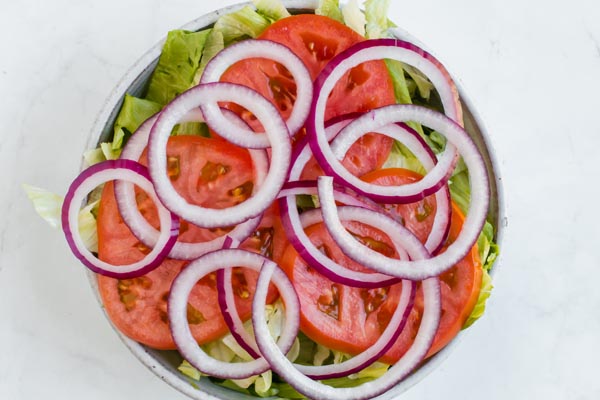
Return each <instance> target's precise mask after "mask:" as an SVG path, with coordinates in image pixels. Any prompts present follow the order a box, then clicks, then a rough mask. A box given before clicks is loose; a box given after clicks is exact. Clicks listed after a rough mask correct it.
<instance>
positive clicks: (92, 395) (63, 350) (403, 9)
mask: <svg viewBox="0 0 600 400" xmlns="http://www.w3.org/2000/svg"><path fill="white" fill-rule="evenodd" d="M234 2H235V1H230V0H221V1H220V2H219V6H225V5H229V4H233V3H234ZM209 3H211V2H204V1H200V0H173V1H162V0H152V1H147V0H120V1H117V0H104V1H95V0H80V1H69V0H54V1H52V2H50V1H48V2H42V1H36V0H23V1H10V2H9V1H2V12H1V13H0V37H2V40H1V41H0V88H1V92H0V93H1V96H0V138H1V140H0V170H1V171H2V174H0V188H1V189H0V315H1V316H2V322H0V398H1V399H7V400H8V399H10V400H12V399H23V400H33V399H39V398H51V399H55V398H56V399H58V398H62V399H72V398H82V399H89V400H91V399H113V400H126V399H131V398H134V397H135V398H144V399H147V400H164V399H172V400H175V399H181V400H183V399H184V396H183V395H181V394H179V393H178V392H176V391H175V390H174V389H172V388H170V387H169V386H167V385H166V384H165V383H163V382H162V381H160V380H159V379H158V378H156V377H155V376H154V375H152V374H151V373H150V372H149V371H148V370H146V368H145V367H144V366H143V365H141V364H140V363H139V362H138V361H137V359H136V358H134V356H133V355H131V354H130V353H129V352H128V351H127V350H126V349H125V347H124V346H123V344H122V343H121V342H120V340H119V339H118V338H117V336H116V335H115V334H114V333H113V331H112V328H111V327H110V326H109V324H108V322H107V321H106V320H105V319H104V317H103V315H102V312H101V310H100V308H99V307H98V305H97V303H96V300H95V298H94V296H93V294H92V292H91V290H90V288H89V285H88V283H87V278H86V276H85V272H84V270H83V268H82V267H81V266H80V265H79V264H78V263H77V262H76V261H75V260H74V258H73V257H72V255H71V253H70V252H69V250H68V248H67V246H66V243H65V242H64V238H63V236H62V234H61V233H60V232H59V231H57V230H54V229H52V228H50V227H49V226H48V225H47V224H46V223H45V222H43V221H42V220H41V219H40V218H39V217H38V216H37V215H36V214H35V213H34V211H33V208H32V207H31V205H30V203H29V202H28V201H27V198H26V196H25V194H24V193H23V191H22V189H21V183H23V182H27V183H31V184H34V185H37V186H42V187H45V188H48V189H50V190H52V191H55V192H58V193H64V191H65V190H66V188H67V186H68V184H69V183H70V180H71V179H73V177H74V176H75V174H76V172H77V171H78V168H79V165H80V156H79V154H81V152H82V149H83V147H84V145H85V143H86V140H87V136H88V134H89V131H90V128H91V126H92V124H93V123H94V119H95V117H96V115H97V113H98V111H99V110H100V108H101V107H102V105H103V102H104V101H105V99H106V98H107V96H108V95H109V93H110V92H111V90H112V88H113V87H114V86H115V85H116V84H117V82H118V81H119V78H120V77H121V76H122V75H123V74H124V73H125V71H126V70H127V69H128V68H129V67H130V66H131V65H132V64H133V63H134V62H135V60H136V59H137V58H139V57H140V56H141V55H142V54H143V53H144V52H145V50H146V49H148V48H149V47H150V46H152V45H153V44H154V43H156V42H157V41H159V40H160V39H161V37H162V36H163V35H165V33H166V32H167V31H168V30H169V29H173V28H176V27H178V26H181V25H183V24H184V23H186V22H187V21H189V20H191V19H192V18H194V17H195V16H199V15H201V14H204V13H206V12H208V11H209V10H210V9H212V8H214V6H211V5H210V4H209ZM393 3H394V5H393V6H392V11H391V15H390V18H391V19H392V20H394V21H395V22H396V23H398V24H399V25H401V26H402V27H404V28H405V29H406V30H407V31H409V32H411V33H413V34H414V35H415V36H416V37H418V38H420V39H421V40H422V41H423V42H424V43H427V44H428V46H429V47H430V48H432V49H434V51H435V53H436V55H437V56H438V57H439V58H440V59H441V60H443V62H444V63H445V64H446V65H447V66H448V68H449V69H450V70H451V71H452V72H453V73H454V74H455V75H457V76H459V77H460V81H461V82H462V84H463V86H464V87H465V88H466V90H467V92H468V93H469V95H470V96H471V97H472V99H473V100H474V102H475V104H476V105H477V108H478V111H479V112H480V114H481V115H482V117H483V119H484V121H485V123H486V125H487V127H488V129H489V131H490V133H491V136H492V141H493V143H494V145H495V148H496V152H497V156H498V159H499V161H500V168H501V171H502V173H503V176H504V180H505V192H506V205H507V209H508V216H509V223H508V228H507V230H506V238H505V243H504V246H503V249H502V262H501V264H500V267H499V269H498V271H497V275H496V279H495V281H494V285H495V289H494V292H493V295H492V298H491V300H490V302H489V307H488V311H487V313H486V315H485V316H484V317H483V318H482V320H480V321H479V322H477V323H476V324H475V326H474V327H473V328H472V329H471V332H469V334H468V335H467V337H466V339H465V340H464V341H463V342H462V343H461V344H460V345H459V346H458V348H457V349H456V350H455V351H454V352H453V353H452V354H451V355H450V357H449V358H448V359H447V361H446V362H445V363H444V364H443V365H442V367H440V368H439V369H438V370H436V371H435V372H434V373H432V374H431V375H430V376H429V377H428V378H426V379H425V380H424V381H422V382H421V383H419V384H418V385H417V386H415V387H414V388H413V389H411V390H410V391H409V392H407V393H406V394H405V395H404V396H403V397H402V398H403V399H407V400H416V399H438V398H444V399H461V400H475V399H480V398H485V399H486V400H504V399H509V398H510V399H546V400H552V399H574V400H587V399H589V400H592V399H599V398H600V379H598V377H597V364H596V362H595V361H596V359H597V358H598V357H600V290H598V282H596V280H597V275H596V272H597V269H598V267H600V256H599V254H600V253H599V251H598V242H599V240H600V228H599V226H600V218H599V217H598V214H599V213H598V212H597V209H598V207H599V206H598V205H597V203H598V202H597V199H598V198H600V189H599V185H598V183H599V182H600V168H599V167H598V162H597V159H598V156H597V153H598V149H599V148H600V128H599V127H600V100H598V96H597V93H600V24H598V21H600V3H598V2H596V1H593V0H573V1H570V2H568V3H565V2H559V1H543V0H532V1H528V2H524V1H517V0H503V1H499V0H493V1H485V2H484V1H474V0H455V1H452V2H447V1H441V0H422V1H400V0H398V1H396V0H394V2H393Z"/></svg>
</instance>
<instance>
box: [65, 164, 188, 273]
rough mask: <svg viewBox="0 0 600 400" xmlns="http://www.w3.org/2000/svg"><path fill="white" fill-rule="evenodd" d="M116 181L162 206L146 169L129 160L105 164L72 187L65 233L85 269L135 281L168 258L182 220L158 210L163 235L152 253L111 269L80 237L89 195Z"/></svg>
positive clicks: (98, 165) (78, 180)
mask: <svg viewBox="0 0 600 400" xmlns="http://www.w3.org/2000/svg"><path fill="white" fill-rule="evenodd" d="M115 179H122V180H126V181H129V182H132V183H133V184H135V185H137V186H139V187H140V188H141V189H142V190H144V191H145V192H146V193H147V194H148V196H150V197H151V198H152V199H153V200H154V203H155V204H159V201H158V198H157V197H156V194H155V193H154V188H153V186H152V182H151V181H150V176H149V174H148V170H147V169H146V167H144V166H143V165H141V164H139V163H138V162H135V161H130V160H110V161H104V162H101V163H98V164H95V165H92V166H91V167H89V168H87V169H86V170H84V171H83V172H82V173H81V174H80V175H79V176H78V177H77V178H75V180H74V181H73V182H72V183H71V186H70V187H69V190H68V191H67V194H66V196H65V201H64V203H63V206H62V229H63V232H64V234H65V237H66V239H67V243H68V244H69V247H70V248H71V251H72V252H73V254H74V255H75V257H77V258H78V259H79V260H80V261H81V262H82V263H83V264H84V265H85V266H86V267H88V268H89V269H91V270H92V271H94V272H96V273H99V274H102V275H106V276H110V277H112V278H119V279H127V278H134V277H137V276H140V275H144V274H146V273H148V272H150V271H152V270H153V269H155V268H156V267H158V266H159V265H160V264H161V262H162V261H163V260H164V259H165V258H166V257H167V255H168V254H169V251H170V250H171V248H172V247H173V245H174V244H175V241H176V240H177V233H178V231H179V220H178V219H177V216H176V215H174V214H172V213H170V212H169V211H168V210H166V209H164V208H160V209H159V213H158V216H159V219H160V227H161V231H160V235H159V237H158V239H157V241H156V245H155V246H154V247H153V248H152V250H151V251H150V253H148V254H147V255H146V256H145V257H144V258H143V259H142V260H140V261H137V262H135V263H132V264H128V265H112V264H109V263H107V262H104V261H102V260H100V259H98V258H97V257H96V256H94V254H92V253H91V252H90V251H89V250H88V249H87V248H86V247H85V245H84V243H83V241H82V239H81V236H80V235H79V221H78V215H79V209H80V207H81V204H82V203H83V202H84V200H85V198H86V197H87V195H88V193H90V192H91V191H92V190H94V189H95V188H96V187H98V186H99V185H101V184H102V183H105V182H108V181H110V180H115Z"/></svg>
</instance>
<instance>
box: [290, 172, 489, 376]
mask: <svg viewBox="0 0 600 400" xmlns="http://www.w3.org/2000/svg"><path fill="white" fill-rule="evenodd" d="M420 178H421V177H420V176H419V175H418V174H416V173H414V172H411V171H408V170H404V169H386V170H381V171H377V172H374V173H372V175H370V176H366V177H364V178H363V179H365V180H369V181H372V182H375V183H379V184H382V185H385V184H401V183H406V182H411V181H415V180H418V179H420ZM426 208H427V209H430V210H431V212H430V213H429V215H426V216H424V217H417V216H423V210H424V209H426ZM388 209H389V211H390V212H396V213H398V215H399V216H402V218H403V219H404V223H405V226H406V227H407V228H409V229H410V230H411V231H413V232H414V233H415V234H416V235H417V236H418V237H419V239H421V240H422V241H424V240H425V239H426V238H427V234H428V233H429V231H430V230H431V224H432V219H433V215H435V199H434V198H433V197H432V196H430V197H428V198H425V199H424V200H422V201H420V202H417V203H414V204H405V205H395V206H392V207H388ZM463 222H464V216H463V215H462V213H461V212H460V210H458V208H457V207H456V206H453V214H452V222H451V229H450V234H449V238H448V241H449V242H451V241H453V240H455V238H456V237H457V235H458V233H459V232H460V229H461V227H462V225H463ZM345 226H346V228H347V229H349V230H350V231H351V232H352V233H353V235H354V236H355V237H357V239H358V240H359V241H361V242H362V243H363V244H366V245H368V246H370V247H371V248H372V249H374V250H376V251H379V252H381V253H382V254H385V255H387V256H390V257H392V256H395V251H394V249H393V247H392V244H391V242H390V240H389V238H388V237H387V236H386V235H384V234H383V233H381V232H380V231H378V230H377V229H375V228H373V227H370V226H366V225H363V224H360V223H357V222H346V223H345ZM306 233H307V235H308V236H309V238H310V239H311V241H312V242H313V243H315V245H316V246H317V247H318V248H320V249H321V250H322V251H323V252H325V253H326V254H327V255H328V256H329V257H330V258H332V259H333V260H334V261H336V262H338V263H340V264H342V265H344V266H346V267H347V268H351V269H355V270H361V271H364V270H365V269H364V267H362V266H360V265H358V264H357V263H355V262H354V261H352V260H350V259H349V258H348V257H346V255H344V254H343V253H342V251H341V250H340V249H339V247H338V246H337V245H336V244H335V242H334V241H333V239H332V238H331V236H330V235H329V233H328V232H327V229H326V228H325V226H324V225H323V224H322V223H320V224H315V225H313V226H310V227H308V228H307V229H306ZM281 264H282V266H283V268H284V269H285V270H286V273H287V274H288V275H289V277H290V278H291V279H292V281H293V283H294V287H295V288H296V290H297V291H298V295H299V297H300V299H301V329H302V331H303V332H304V333H305V334H306V335H307V336H309V337H310V338H311V339H313V340H315V341H316V342H318V343H321V344H323V345H324V346H327V347H329V348H332V349H336V350H339V351H343V352H347V353H350V354H357V353H360V352H362V351H364V350H366V349H367V348H369V347H370V346H371V345H372V344H373V343H374V342H375V340H376V339H377V338H378V337H379V336H380V334H381V332H382V331H383V330H384V329H385V327H386V326H387V324H388V322H389V320H390V318H391V316H392V313H393V312H394V310H395V308H396V306H397V304H398V301H399V298H400V294H401V284H396V285H391V286H389V287H385V288H381V289H359V288H352V287H347V286H344V285H340V284H336V283H334V282H332V281H331V280H329V279H327V278H326V277H324V276H323V275H321V274H319V273H318V272H316V271H314V270H313V269H311V268H310V267H309V266H308V265H307V264H306V263H305V262H304V260H303V259H302V258H301V257H300V256H299V255H298V253H297V252H296V251H295V250H294V248H293V247H292V246H288V248H287V249H286V251H285V253H284V256H283V259H282V261H281ZM481 273H482V272H481V262H480V261H479V256H478V253H477V249H476V247H474V248H473V249H472V250H471V252H470V253H469V254H468V255H467V256H466V257H465V258H464V259H463V260H461V261H460V262H459V263H458V264H457V265H455V266H454V267H452V268H451V269H450V270H449V271H447V272H445V273H444V274H442V275H441V276H440V280H441V288H442V289H441V292H442V318H441V322H440V327H439V329H438V332H437V334H436V337H435V340H434V344H433V346H432V348H431V350H430V352H429V354H428V356H431V355H433V354H434V353H436V352H437V351H439V350H440V349H441V348H442V347H444V346H445V345H446V344H447V343H448V342H449V341H450V340H451V339H452V338H453V337H454V336H456V334H457V333H458V332H459V331H460V329H461V327H462V326H463V324H464V322H465V321H466V319H467V318H468V316H469V314H470V313H471V311H472V309H473V307H474V306H475V303H476V301H477V297H478V296H479V289H480V285H481ZM422 312H423V293H422V289H421V288H420V286H419V288H418V291H417V295H416V300H415V306H414V308H413V310H412V311H411V313H410V316H409V320H408V323H407V325H406V327H405V328H404V330H403V332H402V334H401V335H400V337H399V338H398V340H397V341H396V343H395V344H394V346H393V347H392V348H391V349H390V350H389V351H388V353H386V354H385V356H384V357H382V361H383V362H386V363H389V364H393V363H395V362H396V361H398V359H399V358H400V357H401V356H402V355H403V354H404V353H405V352H406V351H407V350H408V348H409V347H410V344H411V343H412V342H413V340H414V337H415V336H416V333H417V330H418V328H419V324H420V320H421V316H422Z"/></svg>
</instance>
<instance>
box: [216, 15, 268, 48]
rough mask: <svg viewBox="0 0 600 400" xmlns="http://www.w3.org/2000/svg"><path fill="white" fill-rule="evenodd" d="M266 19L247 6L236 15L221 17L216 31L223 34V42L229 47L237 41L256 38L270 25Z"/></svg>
mask: <svg viewBox="0 0 600 400" xmlns="http://www.w3.org/2000/svg"><path fill="white" fill-rule="evenodd" d="M270 24H271V21H269V20H268V19H267V18H266V17H263V16H262V15H260V14H259V13H258V12H256V11H255V10H254V9H253V8H252V7H251V6H246V7H244V8H242V9H240V10H238V11H236V12H234V13H231V14H226V15H223V16H221V17H220V18H219V19H218V20H217V22H216V23H215V26H214V28H213V29H214V30H216V31H219V32H221V33H222V34H223V41H224V43H225V45H228V44H230V43H232V42H234V41H236V40H240V39H246V38H249V37H250V38H255V37H257V36H258V35H260V34H261V33H262V31H264V30H265V29H266V28H267V27H268V26H269V25H270Z"/></svg>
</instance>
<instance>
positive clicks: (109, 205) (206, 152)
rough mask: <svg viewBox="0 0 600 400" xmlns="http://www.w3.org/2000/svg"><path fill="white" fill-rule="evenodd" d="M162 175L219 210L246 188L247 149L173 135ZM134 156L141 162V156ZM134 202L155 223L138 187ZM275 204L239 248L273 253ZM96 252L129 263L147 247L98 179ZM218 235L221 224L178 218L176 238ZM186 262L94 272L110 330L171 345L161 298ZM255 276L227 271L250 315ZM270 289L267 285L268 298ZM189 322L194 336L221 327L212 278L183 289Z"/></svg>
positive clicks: (202, 339)
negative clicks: (123, 275)
mask: <svg viewBox="0 0 600 400" xmlns="http://www.w3.org/2000/svg"><path fill="white" fill-rule="evenodd" d="M167 155H168V163H169V168H168V171H169V175H170V177H171V181H172V183H173V186H174V187H175V188H176V190H177V191H178V192H179V193H180V194H181V195H182V196H183V197H185V198H186V200H188V201H190V202H194V203H195V204H201V205H203V206H206V207H213V208H224V207H230V206H232V205H233V204H235V203H238V202H240V201H243V200H245V199H246V198H247V197H248V196H249V195H250V192H251V190H252V182H253V172H252V171H253V170H252V162H251V160H250V156H249V155H248V152H247V150H244V149H241V148H238V147H235V146H233V145H231V144H228V143H227V142H224V141H221V140H213V139H206V138H202V137H198V136H175V137H171V138H170V139H169V143H168V146H167ZM140 162H142V163H143V164H145V163H146V156H145V154H144V155H143V156H142V158H141V160H140ZM137 200H138V207H139V208H140V210H141V212H142V213H143V215H144V216H145V217H146V218H147V219H148V221H150V222H151V223H153V224H154V225H155V226H157V225H158V218H157V215H156V210H155V207H154V205H153V204H152V202H151V200H150V199H149V198H148V197H147V196H146V195H145V194H144V193H143V192H138V195H137ZM277 215H278V213H277V210H276V209H271V210H270V211H269V212H268V213H266V216H265V218H264V219H263V221H262V223H261V226H260V227H259V229H258V230H257V232H256V233H255V235H254V236H252V237H251V238H249V239H248V240H247V241H246V242H244V244H243V247H245V248H247V249H250V250H253V251H257V252H262V253H263V254H273V253H274V252H281V250H280V249H279V248H280V247H281V246H282V245H281V244H278V246H279V247H278V248H275V247H274V245H273V243H274V237H275V236H281V235H280V234H276V233H275V232H274V230H275V229H280V228H279V226H280V223H279V222H278V221H277V217H276V216H277ZM97 221H98V256H99V257H100V258H101V259H102V260H104V261H107V262H110V263H113V264H120V263H122V264H125V263H127V264H128V263H132V262H135V261H137V260H139V259H141V258H142V257H143V256H144V254H145V253H146V254H147V251H148V248H147V247H146V246H144V245H143V244H142V243H140V242H139V241H138V240H137V238H135V236H133V234H132V233H131V231H130V230H129V228H128V227H127V226H126V225H125V223H124V222H123V221H122V219H121V217H120V215H119V212H118V208H117V205H116V200H115V196H114V188H113V184H112V183H108V184H106V185H105V187H104V190H103V193H102V200H101V202H100V210H99V214H98V220H97ZM224 233H225V230H223V229H216V230H215V229H203V228H198V227H196V226H195V225H192V224H188V223H186V222H184V221H182V224H181V229H180V238H181V239H182V240H184V241H187V242H200V241H206V240H209V239H212V238H214V237H216V236H220V235H222V234H224ZM185 265H186V263H185V262H183V261H176V260H166V261H164V262H163V264H162V265H161V266H160V267H158V268H157V269H155V270H154V271H152V272H150V273H149V274H147V275H145V276H142V277H139V278H135V279H125V280H118V279H114V278H108V277H105V276H100V275H99V276H98V285H99V290H100V294H101V296H102V300H103V303H104V307H105V309H106V312H107V314H108V315H109V317H110V319H111V320H112V322H113V323H114V324H115V325H116V326H117V328H118V329H119V330H120V331H121V332H123V333H124V334H126V335H127V336H129V337H130V338H132V339H134V340H137V341H138V342H141V343H144V344H146V345H148V346H151V347H153V348H157V349H174V348H175V344H174V342H173V339H172V337H171V333H170V331H169V326H168V317H167V303H166V300H167V297H168V293H169V290H170V287H171V282H172V281H173V279H174V278H175V276H177V274H178V273H179V271H180V270H181V269H182V268H185ZM257 277H258V274H257V273H256V272H254V271H250V270H247V269H242V268H238V269H236V271H235V273H234V289H235V293H236V294H237V298H236V304H237V306H238V310H239V312H240V314H241V316H242V318H243V319H247V318H249V317H250V311H251V307H252V305H251V300H252V295H253V292H254V288H255V286H256V279H257ZM275 297H276V292H275V291H271V294H270V296H269V301H273V300H274V299H275ZM188 322H189V323H190V327H191V330H192V334H193V335H194V338H195V339H196V340H197V341H198V342H199V343H206V342H209V341H212V340H215V339H217V338H219V337H220V336H222V335H224V334H225V333H227V331H228V330H227V326H226V324H225V321H224V320H223V317H222V315H221V311H220V309H219V306H218V302H217V289H216V276H215V275H214V274H211V275H209V276H207V277H205V278H204V279H202V280H201V281H200V282H198V284H196V286H195V287H194V289H193V290H192V293H191V295H190V299H189V303H188Z"/></svg>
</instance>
